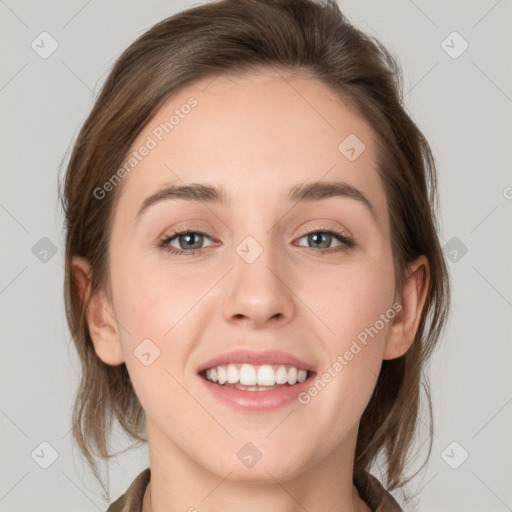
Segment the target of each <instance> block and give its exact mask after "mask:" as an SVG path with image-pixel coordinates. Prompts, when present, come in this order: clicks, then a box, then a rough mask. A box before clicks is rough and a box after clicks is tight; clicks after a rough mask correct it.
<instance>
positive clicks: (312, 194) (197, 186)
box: [137, 181, 377, 220]
mask: <svg viewBox="0 0 512 512" xmlns="http://www.w3.org/2000/svg"><path fill="white" fill-rule="evenodd" d="M331 197H346V198H348V199H354V200H356V201H359V202H360V203H362V204H363V205H364V206H366V208H367V209H368V210H369V211H370V213H371V214H372V216H373V218H374V219H375V220H376V219H377V215H376V213H375V210H374V208H373V206H372V204H371V203H370V201H369V200H368V199H367V198H366V196H365V195H364V194H363V193H362V192H361V191H360V190H358V189H357V188H355V187H353V186H352V185H349V184H348V183H344V182H340V181H314V182H309V183H298V184H296V185H294V186H293V187H292V188H290V189H289V190H288V194H287V200H288V201H289V202H294V203H298V202H313V201H320V200H322V199H329V198H331ZM171 199H184V200H186V201H198V202H203V203H217V204H221V205H225V206H229V205H231V204H232V201H231V199H230V198H229V196H228V194H227V193H226V191H225V189H224V188H223V187H222V186H217V185H210V184H205V183H190V184H186V185H170V186H166V187H164V188H162V189H161V190H159V191H157V192H155V193H154V194H152V195H150V196H148V197H147V198H146V199H145V200H144V202H143V203H142V206H141V207H140V209H139V211H138V213H137V217H139V216H140V215H141V214H142V212H144V211H145V210H147V209H148V208H149V207H150V206H152V205H154V204H156V203H159V202H161V201H165V200H171Z"/></svg>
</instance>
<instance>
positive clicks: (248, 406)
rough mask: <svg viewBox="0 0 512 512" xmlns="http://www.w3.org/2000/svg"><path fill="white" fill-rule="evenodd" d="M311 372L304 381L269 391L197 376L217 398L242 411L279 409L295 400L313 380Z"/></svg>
mask: <svg viewBox="0 0 512 512" xmlns="http://www.w3.org/2000/svg"><path fill="white" fill-rule="evenodd" d="M313 376H314V374H312V375H311V376H310V377H309V378H308V379H306V380H305V381H304V382H298V383H297V384H295V385H293V386H284V387H282V388H278V389H272V390H271V391H243V390H240V389H236V388H232V387H226V386H221V385H219V384H214V383H213V382H210V381H209V380H206V379H203V378H202V377H201V376H198V377H199V379H200V380H201V381H202V382H203V384H204V386H206V389H208V391H210V392H211V393H212V394H213V395H214V396H215V398H216V399H217V400H220V401H221V402H223V403H225V404H227V405H230V406H231V407H233V408H235V409H239V410H243V411H270V410H273V409H279V408H280V407H284V406H285V405H288V404H290V403H291V402H293V401H295V400H297V397H298V396H299V395H300V394H301V393H302V392H303V391H305V390H306V389H307V388H308V387H309V386H310V385H311V382H312V381H313Z"/></svg>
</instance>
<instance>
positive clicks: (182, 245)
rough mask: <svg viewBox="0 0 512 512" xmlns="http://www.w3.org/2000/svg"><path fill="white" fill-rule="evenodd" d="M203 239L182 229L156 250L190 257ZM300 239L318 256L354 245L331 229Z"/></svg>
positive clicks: (201, 244)
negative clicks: (304, 240)
mask: <svg viewBox="0 0 512 512" xmlns="http://www.w3.org/2000/svg"><path fill="white" fill-rule="evenodd" d="M205 238H207V239H209V240H211V238H210V237H209V236H208V235H207V234H206V233H203V232H201V231H193V230H190V229H182V230H179V231H175V232H174V233H172V234H171V235H168V236H166V237H165V238H162V239H161V240H160V242H159V243H158V248H160V249H163V250H165V251H167V252H168V253H170V254H176V255H180V254H186V255H188V256H192V255H194V254H195V253H196V252H197V251H201V250H202V249H204V247H203V243H204V240H205ZM302 239H306V243H307V244H312V245H313V247H309V249H313V251H312V252H313V253H315V254H320V255H322V254H324V253H332V252H338V251H346V250H348V249H351V248H352V247H353V246H354V245H355V243H354V242H353V241H352V240H351V239H350V238H348V237H347V236H346V235H345V234H344V233H342V232H340V231H336V230H331V229H326V230H316V231H311V232H309V233H307V234H305V235H303V236H302V237H300V238H299V240H302ZM336 241H337V242H338V245H336V246H334V247H332V246H331V244H332V243H333V242H336ZM173 244H174V245H173ZM176 245H177V247H176ZM315 246H316V247H315ZM301 247H303V246H301Z"/></svg>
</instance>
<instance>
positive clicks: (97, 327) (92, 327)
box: [71, 256, 124, 366]
mask: <svg viewBox="0 0 512 512" xmlns="http://www.w3.org/2000/svg"><path fill="white" fill-rule="evenodd" d="M71 268H72V273H73V278H74V279H75V282H76V284H77V289H78V293H79V295H80V300H81V301H82V304H83V303H84V302H85V304H87V301H88V300H89V303H88V304H87V306H86V308H87V309H86V319H87V325H88V327H89V333H90V335H91V339H92V342H93V344H94V349H95V351H96V354H97V355H98V357H99V358H100V359H101V360H102V361H103V362H104V363H106V364H109V365H112V366H116V365H119V364H121V363H123V362H124V354H123V351H122V347H121V340H120V336H119V329H118V327H117V322H116V319H115V316H114V310H113V307H112V305H111V304H110V302H109V301H108V299H107V296H106V293H105V292H104V291H103V290H101V291H95V292H93V291H92V286H91V277H92V271H91V267H90V265H89V263H88V262H87V261H86V260H85V259H84V258H82V257H80V256H74V257H73V258H72V260H71Z"/></svg>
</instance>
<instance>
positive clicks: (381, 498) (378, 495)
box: [106, 468, 403, 512]
mask: <svg viewBox="0 0 512 512" xmlns="http://www.w3.org/2000/svg"><path fill="white" fill-rule="evenodd" d="M150 477H151V469H150V468H146V469H145V470H144V471H142V473H139V475H138V476H137V477H136V478H135V480H134V481H133V482H132V483H131V485H130V487H128V489H127V491H126V492H125V493H124V494H123V495H122V496H120V497H119V498H118V499H117V500H116V501H114V503H112V504H111V505H110V507H108V509H107V511H106V512H142V501H143V499H144V493H145V491H146V487H147V486H148V484H149V479H150ZM354 484H355V486H356V488H357V491H358V492H359V496H360V497H361V499H362V500H363V501H365V503H366V504H367V505H368V506H369V507H370V508H371V510H372V512H376V509H377V506H378V505H379V503H380V502H382V508H381V509H380V511H379V512H403V511H402V509H401V508H400V505H399V504H398V503H397V501H396V500H395V498H393V496H392V495H391V494H390V493H389V492H388V491H386V490H385V489H384V487H383V486H382V484H381V483H380V482H379V481H378V480H377V478H375V477H374V476H373V475H371V474H370V473H368V485H367V486H364V485H362V484H361V483H359V482H357V481H354Z"/></svg>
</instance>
